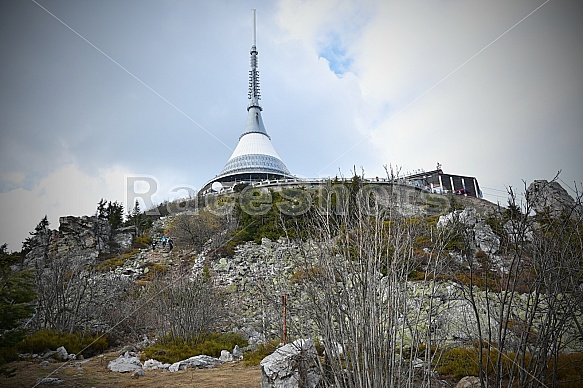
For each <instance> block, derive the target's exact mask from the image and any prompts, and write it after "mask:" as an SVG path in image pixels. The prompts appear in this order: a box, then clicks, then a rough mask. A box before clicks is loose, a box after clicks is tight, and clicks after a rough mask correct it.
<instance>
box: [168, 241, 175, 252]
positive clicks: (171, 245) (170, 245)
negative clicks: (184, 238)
mask: <svg viewBox="0 0 583 388" xmlns="http://www.w3.org/2000/svg"><path fill="white" fill-rule="evenodd" d="M168 247H169V248H170V250H172V248H173V247H174V241H172V239H170V240H168Z"/></svg>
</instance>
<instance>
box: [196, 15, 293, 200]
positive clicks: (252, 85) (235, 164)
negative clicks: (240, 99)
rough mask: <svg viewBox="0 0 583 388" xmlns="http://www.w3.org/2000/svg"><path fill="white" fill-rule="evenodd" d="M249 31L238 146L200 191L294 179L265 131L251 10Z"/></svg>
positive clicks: (254, 25)
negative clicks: (244, 110) (244, 106)
mask: <svg viewBox="0 0 583 388" xmlns="http://www.w3.org/2000/svg"><path fill="white" fill-rule="evenodd" d="M252 16H253V23H252V24H253V31H252V45H251V51H250V54H251V69H250V71H249V93H248V96H247V97H248V99H249V104H248V105H247V121H246V122H245V127H244V129H243V133H242V134H241V136H240V137H239V143H238V144H237V147H236V148H235V150H234V151H233V154H232V155H231V157H230V158H229V160H228V161H227V163H226V164H225V167H223V169H222V170H221V172H220V173H219V174H218V175H217V176H215V177H214V178H213V179H211V180H210V181H208V182H207V183H206V184H205V185H204V186H203V188H202V190H201V191H202V192H205V191H208V190H209V189H210V188H211V187H212V186H213V184H214V183H216V182H219V183H220V184H221V186H222V187H225V188H228V187H232V186H234V185H235V184H237V183H240V182H256V181H261V180H266V179H267V180H268V179H282V178H284V179H285V178H294V177H293V175H291V173H290V172H289V170H288V169H287V167H286V166H285V164H284V163H283V161H282V160H281V158H280V157H279V155H278V154H277V152H276V151H275V148H273V144H271V137H270V136H269V135H268V134H267V131H266V130H265V125H264V124H263V118H262V117H261V112H262V111H263V108H262V107H261V105H260V104H259V100H260V99H261V93H260V90H259V69H258V66H257V54H258V52H257V42H256V37H257V33H256V31H257V30H256V18H255V10H252Z"/></svg>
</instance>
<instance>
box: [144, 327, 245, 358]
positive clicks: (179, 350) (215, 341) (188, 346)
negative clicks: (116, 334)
mask: <svg viewBox="0 0 583 388" xmlns="http://www.w3.org/2000/svg"><path fill="white" fill-rule="evenodd" d="M235 345H239V347H244V346H247V345H248V343H247V341H246V340H245V339H244V338H243V337H241V336H240V335H239V334H235V333H209V334H205V335H202V336H200V337H199V338H197V339H191V340H185V339H183V338H179V339H177V340H172V339H170V337H164V338H162V339H161V340H160V341H158V342H157V343H156V344H154V345H152V346H148V347H147V348H145V349H144V354H143V356H142V359H143V360H147V359H149V358H154V359H156V360H158V361H160V362H166V363H175V362H177V361H180V360H184V359H187V358H189V357H192V356H198V355H201V354H206V355H207V356H212V357H219V356H220V355H221V350H229V351H231V350H232V349H233V348H234V347H235Z"/></svg>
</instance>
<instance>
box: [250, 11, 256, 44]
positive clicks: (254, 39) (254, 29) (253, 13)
mask: <svg viewBox="0 0 583 388" xmlns="http://www.w3.org/2000/svg"><path fill="white" fill-rule="evenodd" d="M251 15H253V44H252V46H253V47H255V45H256V44H257V18H256V16H255V9H252V10H251Z"/></svg>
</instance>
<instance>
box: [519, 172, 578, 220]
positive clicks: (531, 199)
mask: <svg viewBox="0 0 583 388" xmlns="http://www.w3.org/2000/svg"><path fill="white" fill-rule="evenodd" d="M526 199H527V201H528V204H529V205H530V206H531V207H532V209H533V210H534V211H535V212H536V213H542V212H545V211H549V215H550V216H551V217H555V218H556V217H560V216H561V215H562V214H570V213H571V211H572V210H573V209H574V208H575V200H574V199H573V197H571V196H570V195H569V193H567V190H565V189H564V188H563V187H562V186H561V185H560V184H559V183H558V182H555V181H551V182H548V181H546V180H536V181H534V182H532V183H531V184H530V185H529V186H528V189H526Z"/></svg>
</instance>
